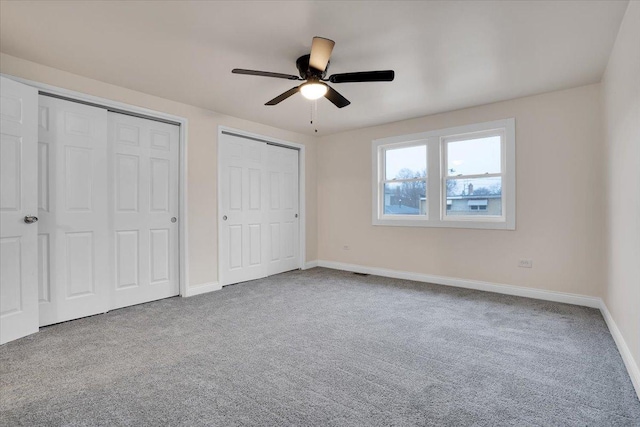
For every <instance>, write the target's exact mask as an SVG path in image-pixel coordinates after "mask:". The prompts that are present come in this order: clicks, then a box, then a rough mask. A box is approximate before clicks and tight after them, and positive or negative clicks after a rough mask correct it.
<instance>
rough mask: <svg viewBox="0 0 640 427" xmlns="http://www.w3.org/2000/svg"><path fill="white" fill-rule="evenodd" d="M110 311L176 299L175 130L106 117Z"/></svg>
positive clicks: (119, 116) (123, 117)
mask: <svg viewBox="0 0 640 427" xmlns="http://www.w3.org/2000/svg"><path fill="white" fill-rule="evenodd" d="M108 120H109V149H110V162H109V163H110V169H111V171H112V173H111V179H110V189H109V194H110V212H111V213H112V222H113V229H112V234H111V236H112V239H113V248H114V249H113V252H112V253H113V256H114V262H113V271H114V280H113V282H112V286H111V294H112V304H111V308H120V307H125V306H129V305H133V304H140V303H143V302H148V301H153V300H157V299H161V298H167V297H170V296H175V295H178V294H179V291H180V290H179V281H178V277H179V274H178V273H179V272H178V267H179V258H178V253H179V252H178V206H179V200H178V174H179V172H178V159H179V137H180V133H179V127H178V126H175V125H170V124H166V123H160V122H157V121H153V120H147V119H142V118H139V117H132V116H127V115H123V114H118V113H112V112H110V113H109V117H108Z"/></svg>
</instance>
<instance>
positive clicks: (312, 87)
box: [231, 37, 395, 108]
mask: <svg viewBox="0 0 640 427" xmlns="http://www.w3.org/2000/svg"><path fill="white" fill-rule="evenodd" d="M334 45H335V42H334V41H333V40H329V39H325V38H323V37H314V38H313V42H312V44H311V53H310V54H309V55H303V56H301V57H300V58H298V59H297V60H296V67H297V68H298V72H299V74H300V77H298V76H295V75H293V74H282V73H272V72H269V71H256V70H244V69H241V68H234V69H233V70H231V72H232V73H234V74H247V75H250V76H263V77H275V78H278V79H287V80H306V82H305V83H303V84H301V85H300V86H296V87H293V88H291V89H289V90H288V91H286V92H284V93H282V94H280V95H278V96H276V97H275V98H273V99H272V100H271V101H269V102H267V103H266V104H265V105H277V104H279V103H281V102H282V101H284V100H285V99H287V98H289V97H290V96H292V95H294V94H296V93H298V92H301V93H302V96H304V97H305V98H307V99H311V100H313V99H318V98H321V97H323V96H324V97H325V98H327V99H328V100H329V101H331V102H332V103H333V104H334V105H335V106H336V107H338V108H342V107H346V106H347V105H349V104H351V102H350V101H349V100H348V99H347V98H345V97H344V96H342V95H340V94H339V93H338V92H337V91H336V90H335V89H333V88H332V87H331V86H329V85H328V84H326V83H324V82H331V83H357V82H390V81H393V78H394V75H395V73H394V71H393V70H384V71H360V72H356V73H340V74H333V75H331V76H330V77H329V78H328V79H326V78H325V76H326V75H327V70H328V69H329V58H330V57H331V52H332V51H333V46H334Z"/></svg>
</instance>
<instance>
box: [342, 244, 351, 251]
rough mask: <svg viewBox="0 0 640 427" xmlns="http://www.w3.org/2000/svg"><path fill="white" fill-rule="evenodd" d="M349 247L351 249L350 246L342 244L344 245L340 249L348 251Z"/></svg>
mask: <svg viewBox="0 0 640 427" xmlns="http://www.w3.org/2000/svg"><path fill="white" fill-rule="evenodd" d="M349 249H351V248H350V247H349V245H344V246H343V247H342V250H343V251H348V250H349Z"/></svg>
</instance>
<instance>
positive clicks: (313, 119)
mask: <svg viewBox="0 0 640 427" xmlns="http://www.w3.org/2000/svg"><path fill="white" fill-rule="evenodd" d="M317 120H318V100H317V99H314V100H313V103H312V104H311V124H312V125H313V124H314V122H316V121H317ZM315 131H316V133H317V132H318V129H315Z"/></svg>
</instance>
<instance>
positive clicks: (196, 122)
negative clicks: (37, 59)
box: [0, 54, 317, 286]
mask: <svg viewBox="0 0 640 427" xmlns="http://www.w3.org/2000/svg"><path fill="white" fill-rule="evenodd" d="M0 72H2V73H5V74H9V75H13V76H17V77H22V78H25V79H29V80H34V81H38V82H42V83H46V84H50V85H53V86H58V87H61V88H65V89H70V90H74V91H77V92H82V93H85V94H89V95H94V96H99V97H103V98H107V99H111V100H115V101H119V102H124V103H127V104H131V105H136V106H140V107H144V108H149V109H152V110H157V111H162V112H165V113H169V114H173V115H176V116H181V117H184V118H186V119H188V120H189V124H188V129H189V130H188V140H189V143H188V159H187V160H188V185H189V190H188V199H189V213H188V215H189V285H190V286H197V285H200V284H205V283H211V282H217V280H218V266H217V259H218V246H217V245H218V240H217V239H218V232H217V221H216V215H217V206H216V205H217V203H216V201H217V182H216V181H217V180H216V174H217V170H216V169H217V168H216V165H217V158H216V152H217V149H216V144H217V132H218V125H225V126H230V127H233V128H236V129H241V130H244V131H248V132H254V133H258V134H261V135H265V136H270V137H273V138H279V139H283V140H286V141H291V142H297V143H300V144H304V145H305V147H306V156H307V165H306V197H307V204H306V211H307V227H306V235H307V245H306V250H307V259H310V260H311V259H316V257H317V255H316V248H317V232H316V230H317V226H316V211H317V209H316V199H317V197H316V188H317V185H316V167H315V166H316V142H315V137H310V136H305V135H300V134H297V133H293V132H288V131H284V130H280V129H276V128H273V127H270V126H265V125H261V124H258V123H254V122H249V121H246V120H241V119H237V118H234V117H229V116H225V115H221V114H218V113H215V112H212V111H208V110H204V109H202V108H197V107H193V106H190V105H186V104H181V103H178V102H174V101H170V100H167V99H163V98H158V97H155V96H151V95H147V94H144V93H141V92H136V91H133V90H129V89H125V88H122V87H118V86H113V85H110V84H106V83H102V82H99V81H97V80H92V79H88V78H85V77H81V76H78V75H75V74H71V73H67V72H65V71H61V70H57V69H54V68H50V67H46V66H43V65H40V64H36V63H34V62H29V61H25V60H23V59H19V58H16V57H13V56H9V55H6V54H0Z"/></svg>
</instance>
